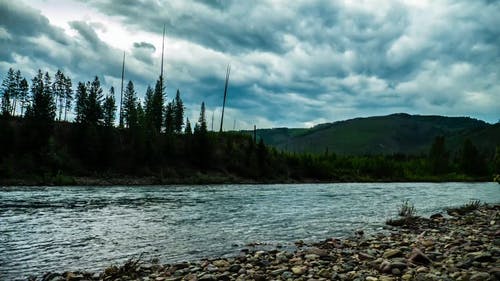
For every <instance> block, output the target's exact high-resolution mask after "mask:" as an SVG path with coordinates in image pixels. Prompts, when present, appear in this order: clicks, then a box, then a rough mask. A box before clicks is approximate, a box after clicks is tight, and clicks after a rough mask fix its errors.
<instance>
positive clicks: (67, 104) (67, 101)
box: [64, 77, 73, 121]
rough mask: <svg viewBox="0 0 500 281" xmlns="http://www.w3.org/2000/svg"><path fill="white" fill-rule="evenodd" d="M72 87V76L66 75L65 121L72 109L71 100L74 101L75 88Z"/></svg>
mask: <svg viewBox="0 0 500 281" xmlns="http://www.w3.org/2000/svg"><path fill="white" fill-rule="evenodd" d="M71 87H72V84H71V78H69V77H66V79H65V80H64V121H67V120H68V119H67V114H68V111H69V110H71V102H72V101H73V89H72V88H71Z"/></svg>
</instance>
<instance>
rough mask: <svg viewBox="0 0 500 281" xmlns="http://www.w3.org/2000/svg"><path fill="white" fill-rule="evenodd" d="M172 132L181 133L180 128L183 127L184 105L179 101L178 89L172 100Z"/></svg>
mask: <svg viewBox="0 0 500 281" xmlns="http://www.w3.org/2000/svg"><path fill="white" fill-rule="evenodd" d="M173 110H174V131H175V132H176V133H178V134H180V133H182V126H183V125H184V103H183V102H182V99H181V94H180V92H179V89H177V93H176V94H175V100H174V108H173Z"/></svg>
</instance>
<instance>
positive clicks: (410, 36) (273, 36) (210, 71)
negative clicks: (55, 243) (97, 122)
mask: <svg viewBox="0 0 500 281" xmlns="http://www.w3.org/2000/svg"><path fill="white" fill-rule="evenodd" d="M499 15H500V1H491V0H474V1H470V0H462V1H441V0H432V1H431V0H429V1H425V0H406V1H403V0H401V1H396V0H394V1H392V0H387V1H361V0H351V1H349V0H344V1H310V0H296V1H290V0H275V1H271V0H268V1H257V0H249V1H231V0H207V1H203V0H169V1H160V0H141V1H132V0H123V1H113V0H81V1H77V0H16V1H13V0H0V44H1V47H0V78H3V77H4V76H5V74H6V72H7V70H8V68H9V67H13V68H14V69H20V70H21V72H22V73H23V75H24V76H26V77H28V78H30V79H31V78H32V77H33V75H34V73H35V71H36V70H37V69H39V68H40V69H42V70H44V71H49V72H50V73H52V74H53V73H55V71H57V69H61V70H63V71H64V72H65V73H66V74H68V75H69V76H70V77H71V78H72V79H73V83H74V84H76V82H77V81H88V80H91V79H92V77H94V76H95V75H97V76H99V78H100V79H101V81H102V82H103V84H104V88H105V89H106V91H107V89H109V87H110V86H115V88H117V89H119V86H120V77H121V63H122V56H123V52H125V53H126V70H125V79H126V80H132V81H133V82H134V83H135V85H136V88H137V90H138V92H139V96H143V95H144V92H145V89H146V87H147V85H151V86H154V83H155V81H156V79H157V78H158V76H159V72H160V57H161V42H162V38H161V36H162V30H163V25H165V26H166V41H165V75H166V83H167V94H168V98H169V99H171V98H172V97H173V95H174V94H175V91H176V89H180V91H181V95H182V97H183V99H184V101H185V103H186V105H187V111H188V114H189V116H191V118H190V119H196V118H197V117H196V116H197V115H198V114H199V106H200V103H201V102H202V101H205V102H206V104H207V111H208V119H209V120H210V118H211V114H212V112H215V116H216V122H215V127H217V126H218V121H217V120H218V119H219V116H220V108H221V105H222V94H223V90H224V78H225V70H226V66H227V64H231V77H230V85H229V92H228V102H227V108H226V110H227V111H226V115H225V116H226V118H227V119H225V120H226V122H225V125H226V126H225V127H226V129H232V128H233V126H234V124H235V123H234V122H235V120H236V127H237V129H246V128H250V127H253V124H256V125H257V126H258V127H260V128H263V127H282V126H288V127H310V126H313V125H315V124H318V123H324V122H332V121H337V120H344V119H349V118H354V117H362V116H372V115H386V114H391V113H396V112H407V113H411V114H439V115H448V116H470V117H474V118H478V119H482V120H485V121H487V122H490V123H493V122H497V121H498V120H499V119H500V17H499ZM118 93H119V91H117V94H118ZM209 126H210V124H209Z"/></svg>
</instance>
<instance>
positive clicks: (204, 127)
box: [198, 102, 207, 134]
mask: <svg viewBox="0 0 500 281" xmlns="http://www.w3.org/2000/svg"><path fill="white" fill-rule="evenodd" d="M198 123H199V124H200V133H202V134H206V133H207V118H206V116H205V102H202V103H201V110H200V118H199V119H198Z"/></svg>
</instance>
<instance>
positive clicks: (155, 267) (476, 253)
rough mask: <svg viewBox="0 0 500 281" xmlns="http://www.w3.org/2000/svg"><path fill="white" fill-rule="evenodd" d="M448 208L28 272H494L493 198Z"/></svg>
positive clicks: (464, 276)
mask: <svg viewBox="0 0 500 281" xmlns="http://www.w3.org/2000/svg"><path fill="white" fill-rule="evenodd" d="M448 214H449V215H450V216H448V215H447V214H436V215H432V216H431V218H420V217H406V218H403V219H402V220H399V221H398V222H399V223H394V221H393V223H392V224H393V225H394V224H396V225H399V226H398V227H389V231H388V233H386V234H374V235H365V234H364V233H363V231H357V232H356V233H355V235H353V237H351V238H348V239H336V238H330V239H327V240H324V241H321V242H317V243H313V244H305V243H303V242H300V241H299V242H297V243H296V246H297V249H296V250H295V251H294V252H289V251H284V250H281V249H279V248H277V249H274V250H269V251H262V250H259V251H254V250H248V249H242V251H241V252H240V255H238V256H236V257H231V258H216V259H211V260H202V261H197V262H185V263H178V264H163V265H162V264H159V263H157V262H155V261H153V262H144V261H141V260H129V261H128V262H127V263H126V264H124V265H122V266H120V267H117V266H111V267H108V268H106V269H105V270H104V271H103V272H100V273H85V272H66V273H63V274H57V273H47V274H45V275H44V276H43V277H41V278H38V279H37V278H33V279H32V280H43V281H49V280H50V281H57V280H70V281H76V280H155V281H167V280H170V281H173V280H192V281H194V280H199V281H203V280H205V281H207V280H372V281H375V280H381V281H382V280H386V281H389V280H471V281H474V280H476V281H478V280H498V279H499V278H500V267H499V260H500V222H499V220H500V204H495V205H488V206H485V205H481V206H480V205H467V206H464V208H460V209H454V210H448ZM249 248H251V247H249Z"/></svg>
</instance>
